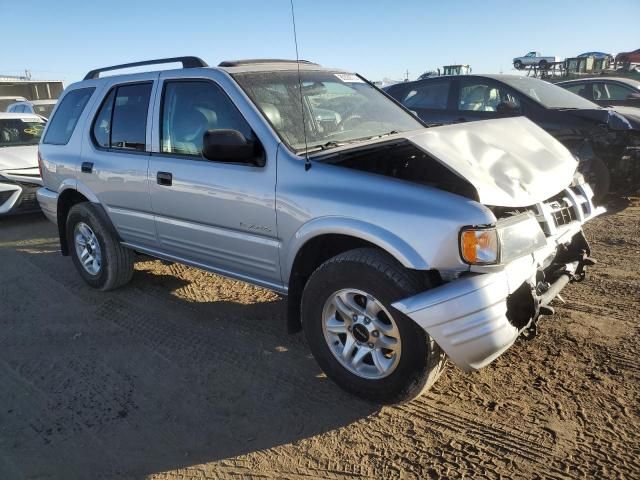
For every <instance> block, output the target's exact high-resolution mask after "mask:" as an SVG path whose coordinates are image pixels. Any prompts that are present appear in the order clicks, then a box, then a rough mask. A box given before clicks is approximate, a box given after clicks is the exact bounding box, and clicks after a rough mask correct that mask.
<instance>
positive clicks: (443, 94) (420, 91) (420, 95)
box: [402, 81, 450, 110]
mask: <svg viewBox="0 0 640 480" xmlns="http://www.w3.org/2000/svg"><path fill="white" fill-rule="evenodd" d="M449 83H450V82H448V81H445V82H429V83H427V84H425V85H420V86H418V87H416V88H413V89H411V90H410V91H409V93H408V94H407V95H405V97H404V98H403V99H402V103H403V104H404V105H405V106H406V107H407V108H434V109H438V110H445V109H446V108H447V99H448V98H449Z"/></svg>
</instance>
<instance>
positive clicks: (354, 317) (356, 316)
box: [351, 313, 358, 322]
mask: <svg viewBox="0 0 640 480" xmlns="http://www.w3.org/2000/svg"><path fill="white" fill-rule="evenodd" d="M351 318H353V321H354V322H356V321H358V315H356V314H355V313H354V314H353V316H352V317H351Z"/></svg>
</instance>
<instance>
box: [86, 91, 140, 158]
mask: <svg viewBox="0 0 640 480" xmlns="http://www.w3.org/2000/svg"><path fill="white" fill-rule="evenodd" d="M151 87H152V84H151V83H137V84H133V85H122V86H119V87H114V88H113V89H112V90H111V91H110V92H109V95H107V97H106V98H105V99H104V102H103V103H102V106H101V107H100V110H99V111H98V114H97V115H96V117H95V119H94V121H93V139H94V142H95V143H96V145H98V146H100V147H103V148H118V149H123V150H138V151H144V150H145V146H146V138H147V112H148V110H149V98H150V96H151Z"/></svg>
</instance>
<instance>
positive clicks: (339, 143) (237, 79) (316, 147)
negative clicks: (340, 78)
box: [230, 68, 429, 158]
mask: <svg viewBox="0 0 640 480" xmlns="http://www.w3.org/2000/svg"><path fill="white" fill-rule="evenodd" d="M283 72H286V73H289V74H294V75H297V72H296V71H295V70H284V71H283V70H274V71H273V72H271V71H243V72H238V73H230V76H231V78H232V79H233V81H234V83H235V84H236V85H237V86H238V88H239V89H240V90H241V91H242V93H243V94H244V95H245V96H246V98H247V99H248V101H249V102H250V103H251V105H252V106H253V107H255V108H256V109H257V110H258V111H259V112H260V115H261V116H262V120H263V121H264V122H266V123H267V125H269V126H270V127H271V129H272V131H273V132H274V133H275V135H276V136H277V138H278V139H279V140H280V142H281V143H282V144H283V145H284V146H285V147H286V148H287V149H288V150H289V151H290V152H292V153H293V154H295V155H297V156H300V157H301V158H302V157H305V156H308V155H311V154H318V153H323V152H325V151H327V150H329V149H333V148H340V147H345V146H346V145H356V144H359V143H364V142H368V141H370V140H375V139H378V138H383V137H387V136H392V135H395V134H397V133H406V132H413V131H416V130H420V129H422V128H429V126H428V125H426V124H425V123H424V121H422V119H420V118H419V117H417V116H416V115H415V114H413V112H411V110H409V109H408V108H407V107H405V106H404V105H402V104H401V103H400V102H399V101H398V100H396V99H395V98H393V97H392V96H391V95H389V94H388V93H387V92H385V91H384V90H382V89H381V88H379V87H377V86H376V85H375V84H373V83H372V82H370V81H369V80H367V79H366V78H364V77H363V76H362V75H360V74H358V73H352V72H347V71H344V70H338V69H336V70H334V69H325V68H317V69H309V68H305V69H304V70H303V71H302V72H300V73H302V74H304V73H314V72H315V73H323V74H339V75H344V74H346V75H354V76H356V77H357V78H358V79H359V80H360V81H361V82H362V83H364V84H366V85H367V86H368V87H369V88H371V89H372V90H374V91H377V92H378V94H380V95H382V96H383V97H384V98H385V99H386V100H387V101H389V102H391V104H393V105H394V106H395V107H396V108H399V109H400V110H401V111H402V112H404V114H405V115H407V116H408V117H409V119H410V120H412V121H414V122H415V123H416V125H415V127H416V128H412V129H403V130H401V131H396V130H390V131H389V132H381V133H379V134H375V135H368V136H366V137H358V138H353V139H344V140H335V141H328V142H325V143H324V144H317V143H314V144H313V145H307V146H305V147H301V148H295V146H294V145H291V144H290V143H289V139H287V138H286V137H285V136H284V135H283V132H281V131H280V129H278V128H277V127H275V126H274V125H273V123H272V122H271V120H270V119H269V116H268V115H267V114H266V113H265V112H264V110H263V109H262V107H261V106H260V104H259V102H258V101H257V100H256V99H254V97H253V95H252V93H251V92H250V91H249V90H248V88H245V85H244V84H243V82H242V77H245V76H248V75H252V74H268V73H274V74H278V73H283ZM302 81H303V82H304V81H305V79H302ZM308 114H309V112H308V110H307V109H305V110H304V115H308ZM305 140H306V141H307V142H306V143H308V139H305ZM328 144H331V146H326V145H328Z"/></svg>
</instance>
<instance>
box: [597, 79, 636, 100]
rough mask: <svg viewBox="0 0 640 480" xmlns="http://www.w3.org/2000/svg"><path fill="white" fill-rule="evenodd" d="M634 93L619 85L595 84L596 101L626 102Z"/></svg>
mask: <svg viewBox="0 0 640 480" xmlns="http://www.w3.org/2000/svg"><path fill="white" fill-rule="evenodd" d="M631 93H633V90H631V89H630V88H627V87H624V86H622V85H618V84H617V83H594V84H593V99H594V100H626V99H627V98H628V97H629V95H631Z"/></svg>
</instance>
